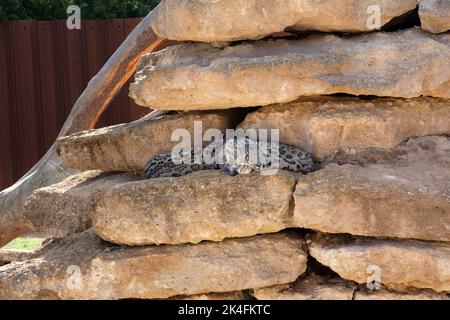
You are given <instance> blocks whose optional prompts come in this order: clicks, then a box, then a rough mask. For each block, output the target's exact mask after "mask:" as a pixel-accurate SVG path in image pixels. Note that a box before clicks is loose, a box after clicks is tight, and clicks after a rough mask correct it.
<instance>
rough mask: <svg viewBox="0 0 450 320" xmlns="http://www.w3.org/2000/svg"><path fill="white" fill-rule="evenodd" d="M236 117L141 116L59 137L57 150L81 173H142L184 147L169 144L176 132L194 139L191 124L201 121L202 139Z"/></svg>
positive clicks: (232, 124)
mask: <svg viewBox="0 0 450 320" xmlns="http://www.w3.org/2000/svg"><path fill="white" fill-rule="evenodd" d="M172 109H173V106H172ZM235 116H236V114H235V113H233V112H226V111H222V112H190V113H183V114H177V115H169V116H162V117H160V118H159V119H149V118H148V117H144V118H142V119H140V120H137V121H134V122H131V123H127V124H120V125H116V126H112V127H107V128H103V129H97V130H89V131H83V132H80V133H76V134H73V135H70V136H67V137H63V138H60V139H58V141H57V151H58V154H59V155H60V156H61V157H63V159H64V160H65V161H66V163H67V164H68V165H69V166H70V167H73V168H76V169H80V170H103V171H134V170H143V169H144V168H145V166H146V165H147V162H148V161H149V160H150V159H151V158H152V157H153V156H155V155H158V154H161V153H164V152H169V151H171V150H172V148H173V147H174V146H176V145H178V146H179V147H184V146H186V145H185V144H180V142H179V141H171V137H172V134H173V132H174V131H175V130H176V129H186V130H187V131H188V132H189V133H190V134H191V137H192V139H194V122H195V121H201V122H202V128H201V129H200V130H203V131H199V134H200V135H201V136H200V138H202V136H203V133H204V131H206V130H208V129H210V128H214V129H218V130H221V131H224V130H225V129H229V128H234V127H235V124H236V123H235V122H236V119H235ZM184 143H193V142H191V141H184Z"/></svg>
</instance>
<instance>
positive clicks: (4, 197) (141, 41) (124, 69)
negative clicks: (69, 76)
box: [0, 12, 164, 247]
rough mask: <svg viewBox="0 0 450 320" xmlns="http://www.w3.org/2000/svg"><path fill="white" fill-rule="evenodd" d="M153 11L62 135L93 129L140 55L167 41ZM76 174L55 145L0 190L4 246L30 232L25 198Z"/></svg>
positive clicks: (112, 60)
mask: <svg viewBox="0 0 450 320" xmlns="http://www.w3.org/2000/svg"><path fill="white" fill-rule="evenodd" d="M152 17H153V13H152V12H151V13H149V14H148V15H147V16H146V17H145V18H144V19H143V20H142V21H141V23H140V24H139V25H138V26H137V27H136V28H135V29H134V30H133V32H131V33H130V35H129V36H128V37H127V38H126V40H125V41H124V42H123V43H122V45H121V46H120V47H119V48H118V49H117V51H116V52H115V53H114V54H113V56H112V57H111V58H110V59H109V60H108V62H107V63H106V64H105V65H104V66H103V68H102V69H101V70H100V71H99V73H98V74H97V75H96V76H95V77H94V78H92V79H91V81H90V82H89V84H88V85H87V88H86V89H85V90H84V92H83V93H82V94H81V96H80V97H79V98H78V100H77V102H76V103H75V105H74V106H73V109H72V112H71V113H70V115H69V117H68V118H67V120H66V122H65V124H64V126H63V128H62V130H61V132H60V134H59V136H60V137H61V136H65V135H68V134H72V133H74V132H78V131H82V130H87V129H92V128H93V127H94V126H95V124H96V123H97V120H98V118H99V117H100V115H101V114H102V112H103V111H104V110H105V109H106V107H107V106H108V105H109V103H110V102H111V100H112V99H113V98H114V96H115V95H116V94H117V93H118V92H119V90H120V89H121V88H122V86H123V85H124V84H125V83H126V82H127V81H128V79H129V78H130V77H131V76H132V74H133V73H134V72H135V70H136V65H137V63H138V61H139V59H140V57H141V56H142V55H143V54H145V53H148V52H151V51H154V50H155V49H156V48H158V47H159V46H160V45H161V44H162V43H163V41H164V39H161V38H158V37H157V36H156V34H155V33H154V32H153V30H152V28H151V21H152ZM72 173H74V170H72V169H69V168H68V167H67V166H66V165H65V163H64V161H63V160H62V159H61V158H60V157H59V156H58V155H57V154H56V152H55V146H54V145H53V146H52V147H51V148H50V149H49V150H48V151H47V153H46V154H45V155H44V157H43V158H42V159H41V160H40V161H39V162H38V163H37V164H36V165H35V166H34V167H33V168H32V169H31V170H30V171H29V172H28V173H27V174H25V176H23V177H22V178H21V179H20V180H19V181H18V182H16V183H15V184H14V185H13V186H11V187H10V188H8V189H5V190H3V191H2V192H0V247H2V246H3V245H5V244H6V243H8V242H9V241H11V240H13V239H14V238H16V237H18V236H20V235H22V234H24V233H25V232H27V231H29V230H28V227H27V226H26V225H25V224H24V223H23V220H22V215H23V208H24V205H25V201H26V199H27V198H28V196H29V195H30V194H31V193H32V192H33V191H34V190H36V189H39V188H42V187H45V186H48V185H51V184H54V183H57V182H59V181H61V180H62V179H64V178H65V177H67V176H68V175H69V174H72Z"/></svg>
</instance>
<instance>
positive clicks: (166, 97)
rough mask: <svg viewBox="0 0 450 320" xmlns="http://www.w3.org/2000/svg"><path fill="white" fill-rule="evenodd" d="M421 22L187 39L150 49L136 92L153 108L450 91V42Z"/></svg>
mask: <svg viewBox="0 0 450 320" xmlns="http://www.w3.org/2000/svg"><path fill="white" fill-rule="evenodd" d="M448 40H449V39H447V37H446V36H445V34H444V35H443V36H441V35H439V36H435V35H431V34H429V33H427V32H424V31H421V30H420V29H408V30H402V31H398V32H391V33H384V32H375V33H371V34H364V35H356V36H350V37H349V36H342V37H338V36H335V35H313V36H310V37H306V38H304V39H302V40H276V41H274V40H269V41H257V42H246V43H242V44H238V45H235V46H230V47H224V48H215V47H213V46H211V45H209V44H193V43H189V44H181V45H178V46H174V47H170V48H167V49H165V50H163V51H160V52H157V53H152V54H148V55H145V56H144V57H143V58H142V60H141V62H140V64H139V67H138V71H137V73H136V77H135V82H134V83H133V84H132V85H131V87H130V96H131V97H132V98H133V99H134V100H135V101H136V103H137V104H139V105H143V106H148V107H151V108H155V109H166V110H171V109H173V108H174V106H176V107H177V108H178V109H183V110H186V109H226V108H232V107H248V106H261V105H268V104H274V103H285V102H291V101H294V100H296V99H298V98H299V97H301V96H311V95H324V94H333V93H347V94H353V95H374V96H391V97H404V98H413V97H419V96H434V97H441V98H450V43H449V41H448Z"/></svg>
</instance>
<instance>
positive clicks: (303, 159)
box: [145, 137, 318, 179]
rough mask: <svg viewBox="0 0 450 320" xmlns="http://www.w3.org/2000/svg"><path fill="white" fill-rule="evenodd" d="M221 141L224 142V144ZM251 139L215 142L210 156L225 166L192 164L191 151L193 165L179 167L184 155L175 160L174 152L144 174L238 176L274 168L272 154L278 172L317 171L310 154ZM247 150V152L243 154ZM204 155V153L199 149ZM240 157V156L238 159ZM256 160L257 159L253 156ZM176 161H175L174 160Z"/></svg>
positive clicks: (160, 157)
mask: <svg viewBox="0 0 450 320" xmlns="http://www.w3.org/2000/svg"><path fill="white" fill-rule="evenodd" d="M221 142H222V141H221ZM257 145H258V142H256V141H255V140H252V139H250V138H248V137H234V138H231V139H228V140H226V141H225V143H219V144H217V143H212V144H210V145H209V146H207V147H206V148H211V150H210V152H211V155H212V156H214V155H215V154H216V153H217V152H218V153H219V154H220V155H222V152H223V158H224V159H225V163H224V164H206V163H204V162H203V163H202V164H193V163H194V156H195V150H194V149H191V151H190V155H188V156H187V157H186V158H188V159H189V160H190V161H189V162H190V164H179V163H180V162H181V161H180V160H181V159H180V157H182V155H181V152H178V153H177V156H176V157H175V158H174V159H173V158H172V153H171V152H168V153H164V154H161V155H157V156H155V157H153V158H152V159H151V160H150V161H149V162H148V164H147V167H146V169H145V175H146V176H147V177H148V178H151V179H152V178H160V177H181V176H185V175H188V174H190V173H193V172H196V171H201V170H219V169H221V170H223V171H226V172H228V173H229V174H230V175H232V176H234V175H237V174H250V173H251V172H253V171H263V170H270V169H271V168H272V162H271V155H272V152H275V153H278V161H279V166H278V167H275V168H276V169H279V170H287V171H292V172H301V173H303V174H307V173H310V172H312V171H315V170H317V169H318V165H317V163H316V162H315V161H314V160H313V158H312V157H311V155H310V154H308V153H306V152H305V151H304V150H303V149H301V148H299V147H295V146H291V145H287V144H280V145H279V147H278V148H274V146H271V145H270V144H264V143H260V144H259V145H258V149H252V148H256V146H257ZM242 150H245V152H244V153H241V152H240V151H242ZM250 150H259V152H260V153H259V156H258V157H257V158H256V159H252V158H251V155H254V153H250ZM199 152H201V150H199ZM238 155H241V157H239V156H238ZM253 157H254V156H253ZM174 160H175V161H174Z"/></svg>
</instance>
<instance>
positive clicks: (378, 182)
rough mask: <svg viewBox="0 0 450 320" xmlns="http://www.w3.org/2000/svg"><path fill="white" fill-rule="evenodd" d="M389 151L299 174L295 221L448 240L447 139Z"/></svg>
mask: <svg viewBox="0 0 450 320" xmlns="http://www.w3.org/2000/svg"><path fill="white" fill-rule="evenodd" d="M447 119H448V118H447ZM393 153H394V154H392V153H387V157H388V159H387V161H386V162H385V163H382V164H369V165H365V166H359V165H343V166H339V165H337V164H330V165H328V166H326V167H325V168H324V169H323V170H319V171H316V172H314V173H312V174H310V175H308V176H306V177H302V178H301V179H300V180H299V183H298V185H297V188H296V191H295V193H294V197H295V214H294V220H295V221H294V225H296V226H297V227H303V228H310V229H315V230H320V231H323V232H327V233H350V234H353V235H364V236H375V237H398V238H413V239H423V240H436V241H450V139H449V138H447V137H424V138H420V139H413V140H411V141H409V142H408V143H407V144H405V145H402V146H401V147H399V148H397V149H395V150H394V152H393ZM391 158H392V159H394V160H392V161H391V160H390V159H391Z"/></svg>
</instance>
